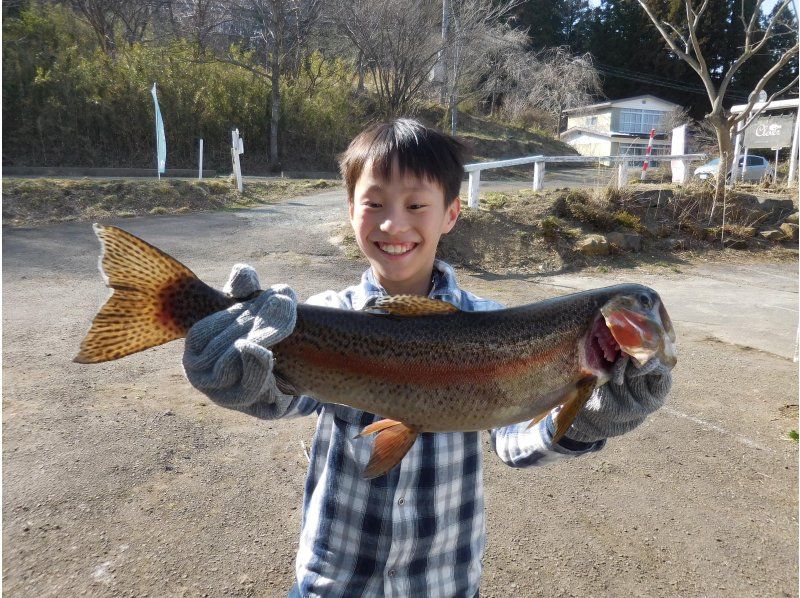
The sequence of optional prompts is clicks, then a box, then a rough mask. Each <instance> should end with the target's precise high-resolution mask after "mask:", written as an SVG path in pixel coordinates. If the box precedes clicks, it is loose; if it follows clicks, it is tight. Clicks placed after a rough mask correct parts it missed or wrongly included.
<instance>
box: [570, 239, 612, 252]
mask: <svg viewBox="0 0 800 598" xmlns="http://www.w3.org/2000/svg"><path fill="white" fill-rule="evenodd" d="M575 251H578V252H580V253H582V254H583V255H608V251H609V246H608V241H607V240H606V238H605V237H604V236H603V235H586V236H584V237H582V238H581V239H578V241H577V242H576V243H575Z"/></svg>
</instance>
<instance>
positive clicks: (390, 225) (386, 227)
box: [380, 212, 408, 235]
mask: <svg viewBox="0 0 800 598" xmlns="http://www.w3.org/2000/svg"><path fill="white" fill-rule="evenodd" d="M380 229H381V231H382V232H384V233H386V234H388V235H393V234H397V233H401V232H404V231H406V230H408V220H407V219H406V218H404V217H403V215H402V214H400V213H395V212H393V213H391V214H387V215H386V218H385V219H384V220H383V222H382V223H381V226H380Z"/></svg>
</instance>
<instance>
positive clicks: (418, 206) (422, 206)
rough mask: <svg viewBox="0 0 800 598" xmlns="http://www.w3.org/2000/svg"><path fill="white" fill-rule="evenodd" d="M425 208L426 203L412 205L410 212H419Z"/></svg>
mask: <svg viewBox="0 0 800 598" xmlns="http://www.w3.org/2000/svg"><path fill="white" fill-rule="evenodd" d="M424 207H425V204H424V203H412V204H411V205H409V206H408V208H409V209H410V210H419V209H420V208H424Z"/></svg>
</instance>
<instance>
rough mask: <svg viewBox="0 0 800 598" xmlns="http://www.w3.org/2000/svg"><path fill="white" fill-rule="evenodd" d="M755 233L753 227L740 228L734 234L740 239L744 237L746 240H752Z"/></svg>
mask: <svg viewBox="0 0 800 598" xmlns="http://www.w3.org/2000/svg"><path fill="white" fill-rule="evenodd" d="M757 232H758V231H757V230H756V227H755V226H742V227H740V228H738V229H736V233H737V234H738V235H739V236H740V237H746V238H748V239H752V238H753V237H755V236H756V233H757Z"/></svg>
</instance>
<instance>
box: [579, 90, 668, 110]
mask: <svg viewBox="0 0 800 598" xmlns="http://www.w3.org/2000/svg"><path fill="white" fill-rule="evenodd" d="M639 99H652V100H657V101H659V102H662V103H664V104H670V105H671V106H674V107H675V108H680V104H676V103H675V102H670V101H669V100H663V99H661V98H659V97H657V96H654V95H651V94H649V93H646V94H643V95H640V96H631V97H629V98H619V99H617V100H608V101H607V102H599V103H597V104H589V105H588V106H578V107H577V108H570V109H569V110H564V114H577V113H580V112H594V111H596V110H601V109H603V108H613V107H614V106H615V105H616V104H619V103H620V102H628V101H630V100H639Z"/></svg>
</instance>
